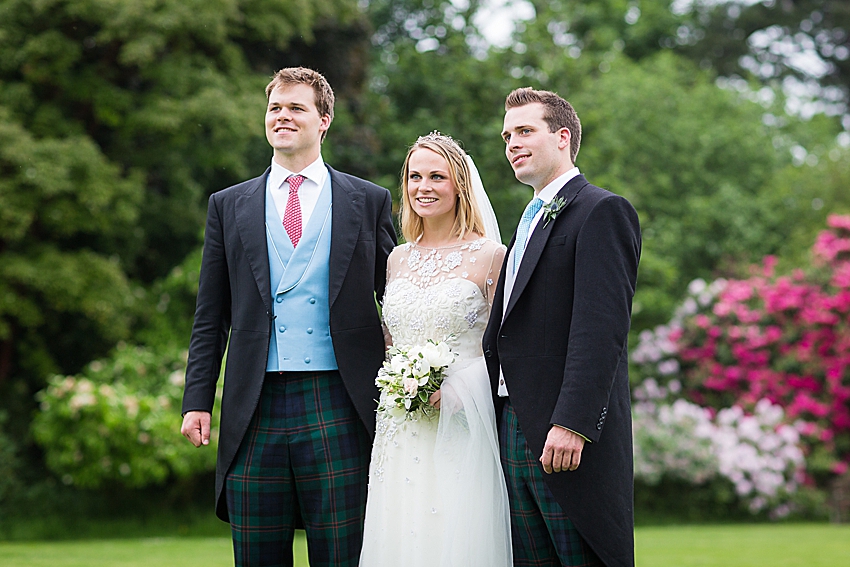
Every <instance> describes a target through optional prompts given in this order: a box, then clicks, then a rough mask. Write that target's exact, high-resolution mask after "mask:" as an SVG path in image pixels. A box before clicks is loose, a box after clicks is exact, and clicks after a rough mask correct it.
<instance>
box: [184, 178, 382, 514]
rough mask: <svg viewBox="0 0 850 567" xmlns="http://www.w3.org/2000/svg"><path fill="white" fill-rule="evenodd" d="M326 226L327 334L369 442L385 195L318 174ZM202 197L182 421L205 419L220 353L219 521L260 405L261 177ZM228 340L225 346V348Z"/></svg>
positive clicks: (266, 330)
mask: <svg viewBox="0 0 850 567" xmlns="http://www.w3.org/2000/svg"><path fill="white" fill-rule="evenodd" d="M328 170H329V171H330V175H331V190H332V200H333V204H332V213H331V215H332V216H331V219H332V225H331V231H332V233H331V251H330V276H329V302H330V332H331V339H332V341H333V347H334V353H335V355H336V359H337V363H338V365H339V373H340V375H341V377H342V381H343V382H344V384H345V387H346V389H347V390H348V394H349V396H350V397H351V400H352V402H353V403H354V406H355V407H356V409H357V413H358V414H359V415H360V418H361V420H362V421H363V424H364V426H365V427H366V430H367V431H368V432H369V434H370V435H371V436H374V434H375V408H376V404H375V400H376V399H377V398H378V390H377V388H376V386H375V375H376V374H377V371H378V368H379V367H380V366H381V363H382V361H383V357H384V338H383V333H382V331H381V321H380V319H379V316H378V311H377V309H376V306H375V297H378V298H379V299H382V298H383V294H384V287H385V285H386V269H387V257H388V256H389V254H390V252H391V251H392V249H393V247H394V246H395V244H396V235H395V229H394V227H393V223H392V198H391V196H390V193H389V191H387V190H386V189H384V188H383V187H379V186H377V185H375V184H373V183H370V182H368V181H364V180H362V179H359V178H357V177H354V176H351V175H347V174H345V173H340V172H338V171H336V170H334V169H332V168H330V167H328ZM269 171H270V169H267V170H266V172H265V173H264V174H263V175H261V176H260V177H257V178H255V179H251V180H249V181H245V182H244V183H240V184H238V185H234V186H232V187H229V188H227V189H224V190H222V191H219V192H217V193H214V194H213V195H212V196H210V200H209V209H208V212H207V225H206V232H205V234H204V251H203V259H202V263H201V275H200V283H199V287H198V300H197V306H196V309H195V322H194V326H193V327H192V339H191V342H190V345H189V359H188V363H187V368H186V388H185V391H184V394H183V410H182V411H183V413H184V414H185V413H186V412H188V411H192V410H200V411H207V412H212V409H213V403H214V401H215V389H216V382H217V380H218V377H219V371H220V369H221V362H222V357H223V356H224V353H225V348H227V365H226V368H225V373H224V393H223V398H222V404H221V425H220V434H219V444H218V460H217V463H216V479H215V494H216V514H217V515H218V516H219V517H220V518H221V519H222V520H225V521H227V519H228V514H227V505H226V502H225V498H224V494H223V490H222V489H223V486H224V477H225V474H226V473H227V471H228V469H229V468H230V465H231V463H232V462H233V458H234V457H235V455H236V452H237V450H238V448H239V445H240V443H241V442H242V437H243V435H244V434H245V431H246V430H247V428H248V424H249V422H250V421H251V417H252V416H253V414H254V410H255V409H256V407H257V403H258V401H259V399H260V391H261V390H262V386H263V378H264V376H265V370H266V362H267V359H268V351H269V340H270V337H271V334H272V317H273V311H272V306H271V298H272V291H271V283H270V273H269V255H268V250H267V241H266V231H265V218H266V217H265V194H266V190H265V189H266V178H267V176H268V174H269ZM228 338H229V344H228Z"/></svg>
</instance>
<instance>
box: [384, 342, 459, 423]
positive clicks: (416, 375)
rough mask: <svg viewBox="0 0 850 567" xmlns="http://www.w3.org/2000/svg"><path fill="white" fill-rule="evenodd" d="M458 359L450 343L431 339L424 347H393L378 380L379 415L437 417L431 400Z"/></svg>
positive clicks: (407, 417)
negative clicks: (379, 394) (381, 413)
mask: <svg viewBox="0 0 850 567" xmlns="http://www.w3.org/2000/svg"><path fill="white" fill-rule="evenodd" d="M454 359H455V354H454V353H453V352H452V350H451V348H450V347H449V345H448V342H447V341H441V342H435V341H433V340H431V339H428V342H426V343H425V344H424V345H417V346H412V347H407V346H391V347H390V348H389V350H388V351H387V360H385V361H384V365H383V367H382V368H381V369H380V370H378V377H377V378H375V385H376V386H378V388H379V389H380V390H381V401H380V402H379V404H378V411H379V412H380V411H386V412H388V413H390V414H391V415H392V416H393V417H401V418H404V419H416V418H417V417H418V416H419V415H418V414H422V415H425V416H431V415H434V413H435V412H436V411H437V410H436V408H434V407H433V406H432V405H430V404H429V403H428V399H429V398H430V397H431V394H433V393H434V392H436V391H437V390H439V389H440V386H441V385H442V383H443V380H444V379H445V372H446V369H447V368H448V367H449V364H451V363H452V362H453V361H454Z"/></svg>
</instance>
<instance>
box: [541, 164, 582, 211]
mask: <svg viewBox="0 0 850 567" xmlns="http://www.w3.org/2000/svg"><path fill="white" fill-rule="evenodd" d="M580 173H581V172H580V171H579V170H578V168H577V167H574V168H572V169H571V170H569V171H567V172H566V173H564V174H563V175H561V176H560V177H557V178H555V180H554V181H552V182H551V183H549V184H548V185H547V186H546V187H544V188H543V190H542V191H540V193H538V194H537V196H538V197H539V198H540V200H541V201H543V202H544V203H548V202H549V201H551V200H552V199H554V198H555V195H557V194H558V192H559V191H560V190H561V189H563V188H564V185H566V184H567V183H568V182H569V181H570V180H571V179H572V178H573V177H575V176H577V175H579V174H580Z"/></svg>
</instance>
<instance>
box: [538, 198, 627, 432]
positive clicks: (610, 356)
mask: <svg viewBox="0 0 850 567" xmlns="http://www.w3.org/2000/svg"><path fill="white" fill-rule="evenodd" d="M640 246H641V244H640V225H639V222H638V217H637V213H636V212H635V210H634V208H632V206H631V204H629V202H628V201H627V200H626V199H624V198H622V197H620V196H617V195H612V196H609V197H607V198H605V199H602V200H600V201H599V202H598V203H597V204H596V206H595V207H594V208H593V210H592V211H591V212H590V214H589V215H588V216H587V218H586V219H585V222H584V224H583V225H582V227H581V229H580V230H579V234H578V239H577V241H576V252H575V282H574V298H573V313H572V321H571V324H570V337H569V343H568V348H567V358H566V363H565V368H564V378H563V382H562V385H561V390H560V394H559V396H558V401H557V403H556V405H555V410H554V412H553V414H552V419H551V423H552V424H557V425H560V426H563V427H566V428H568V429H570V430H572V431H575V432H577V433H579V434H581V435H582V436H584V437H585V438H587V439H589V440H590V441H592V442H596V441H598V440H599V437H600V435H601V433H602V424H603V423H604V421H605V420H604V416H605V414H606V412H607V408H608V406H609V398H610V394H611V389H612V387H613V385H614V381H615V379H616V378H617V376H618V375H625V376H627V373H625V372H624V371H623V369H620V372H622V373H623V374H620V372H618V367H619V366H620V365H621V364H628V356H627V353H626V350H627V339H628V334H629V326H630V323H631V308H632V297H633V296H634V292H635V284H636V282H637V268H638V261H639V259H640ZM626 379H627V378H626ZM600 416H602V419H601V420H600Z"/></svg>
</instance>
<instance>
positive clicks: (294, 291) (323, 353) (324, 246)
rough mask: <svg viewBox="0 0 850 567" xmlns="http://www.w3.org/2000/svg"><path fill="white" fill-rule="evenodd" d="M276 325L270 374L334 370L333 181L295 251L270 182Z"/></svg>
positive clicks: (268, 234) (270, 245)
mask: <svg viewBox="0 0 850 567" xmlns="http://www.w3.org/2000/svg"><path fill="white" fill-rule="evenodd" d="M266 239H267V241H268V249H269V268H270V272H271V284H272V305H273V306H274V320H273V321H272V336H271V340H270V342H269V360H268V363H267V364H266V371H267V372H274V371H286V372H299V371H300V372H303V371H314V370H336V369H337V364H336V356H334V349H333V343H332V342H331V333H330V322H329V321H330V307H329V304H328V303H329V302H328V278H329V272H330V253H331V176H330V175H328V177H327V180H326V181H325V186H324V187H323V188H322V192H321V193H320V195H319V200H318V202H317V203H316V208H315V209H313V214H312V215H310V220H309V221H308V222H307V225H306V226H304V227H303V231H302V234H301V240H300V241H299V242H298V247H297V248H296V249H293V247H292V242H291V241H290V240H289V235H288V234H286V229H284V228H283V222H282V221H281V219H280V215H278V212H277V208H276V207H275V204H274V200H273V198H272V195H271V189H270V188H269V187H268V182H267V183H266Z"/></svg>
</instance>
